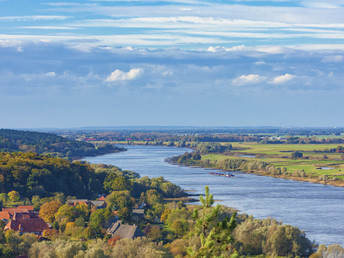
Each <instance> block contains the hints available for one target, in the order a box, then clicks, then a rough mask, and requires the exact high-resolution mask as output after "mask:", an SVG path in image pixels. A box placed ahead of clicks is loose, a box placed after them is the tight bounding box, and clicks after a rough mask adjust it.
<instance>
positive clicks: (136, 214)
mask: <svg viewBox="0 0 344 258" xmlns="http://www.w3.org/2000/svg"><path fill="white" fill-rule="evenodd" d="M144 215H145V210H144V209H133V210H132V211H131V217H132V219H133V220H135V221H139V220H141V219H143V217H144Z"/></svg>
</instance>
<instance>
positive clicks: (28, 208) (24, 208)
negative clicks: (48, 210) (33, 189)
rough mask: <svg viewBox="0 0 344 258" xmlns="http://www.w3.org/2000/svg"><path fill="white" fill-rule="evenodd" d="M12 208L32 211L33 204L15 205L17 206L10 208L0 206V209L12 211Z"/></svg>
mask: <svg viewBox="0 0 344 258" xmlns="http://www.w3.org/2000/svg"><path fill="white" fill-rule="evenodd" d="M12 210H28V211H33V206H31V205H27V206H17V207H11V208H2V211H12Z"/></svg>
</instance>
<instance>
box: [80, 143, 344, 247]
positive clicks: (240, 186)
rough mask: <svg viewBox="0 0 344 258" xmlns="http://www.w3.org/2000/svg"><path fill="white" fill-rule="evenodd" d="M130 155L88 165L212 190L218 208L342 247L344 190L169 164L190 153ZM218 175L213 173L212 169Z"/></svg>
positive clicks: (135, 151)
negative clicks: (282, 225) (170, 159)
mask: <svg viewBox="0 0 344 258" xmlns="http://www.w3.org/2000/svg"><path fill="white" fill-rule="evenodd" d="M123 147H125V148H127V149H128V151H126V152H120V153H113V154H107V155H103V156H98V157H88V158H85V159H84V160H85V161H88V162H90V163H103V164H112V165H116V166H118V167H120V168H122V169H124V170H132V171H135V172H138V173H140V175H141V176H149V177H159V176H163V177H164V178H166V179H167V180H169V181H171V182H173V183H175V184H177V185H179V186H181V187H182V188H183V189H185V190H190V191H192V193H195V194H201V193H204V186H205V185H208V186H209V189H210V192H211V193H212V194H213V195H214V199H216V200H218V203H220V204H223V205H227V206H230V207H235V208H237V209H239V210H240V211H241V212H245V213H248V214H252V215H253V216H254V217H256V218H266V217H274V218H276V219H277V220H279V221H282V222H283V223H286V224H290V225H293V226H298V227H299V228H300V229H301V230H304V231H305V232H306V234H307V237H308V238H310V239H311V240H316V242H317V243H320V244H326V245H329V244H333V243H338V244H341V245H343V246H344V221H343V216H344V188H339V187H332V186H325V185H321V184H312V183H308V182H297V181H292V180H285V179H279V178H272V177H264V176H257V175H251V174H242V173H239V172H233V174H235V177H231V178H226V177H220V176H214V175H209V172H210V171H211V170H206V169H203V168H192V167H182V166H176V165H172V164H169V163H167V162H165V159H166V158H168V157H172V156H176V155H180V154H183V153H184V152H186V151H189V150H188V149H186V148H174V147H162V146H138V145H128V146H127V145H125V146H123ZM213 171H215V170H213Z"/></svg>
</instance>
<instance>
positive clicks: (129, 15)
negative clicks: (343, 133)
mask: <svg viewBox="0 0 344 258" xmlns="http://www.w3.org/2000/svg"><path fill="white" fill-rule="evenodd" d="M343 13H344V0H328V1H326V2H325V1H317V0H298V1H297V0H294V1H293V0H289V1H288V0H270V1H269V0H267V1H256V0H234V1H224V0H212V1H203V0H175V1H169V0H160V1H156V0H122V1H119V0H84V1H65V2H60V1H55V0H49V1H48V0H46V1H43V0H35V1H29V0H0V128H71V127H83V126H145V125H146V126H149V125H162V126H283V127H285V126H302V127H334V126H337V127H344V116H343V115H342V113H343V107H342V103H343V97H344V15H343Z"/></svg>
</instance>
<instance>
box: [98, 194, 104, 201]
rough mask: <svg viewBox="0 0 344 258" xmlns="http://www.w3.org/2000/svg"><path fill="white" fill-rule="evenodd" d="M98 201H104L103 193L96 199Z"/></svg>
mask: <svg viewBox="0 0 344 258" xmlns="http://www.w3.org/2000/svg"><path fill="white" fill-rule="evenodd" d="M98 201H104V202H105V201H106V199H105V196H104V195H102V196H101V197H100V198H99V199H98Z"/></svg>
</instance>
